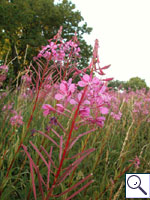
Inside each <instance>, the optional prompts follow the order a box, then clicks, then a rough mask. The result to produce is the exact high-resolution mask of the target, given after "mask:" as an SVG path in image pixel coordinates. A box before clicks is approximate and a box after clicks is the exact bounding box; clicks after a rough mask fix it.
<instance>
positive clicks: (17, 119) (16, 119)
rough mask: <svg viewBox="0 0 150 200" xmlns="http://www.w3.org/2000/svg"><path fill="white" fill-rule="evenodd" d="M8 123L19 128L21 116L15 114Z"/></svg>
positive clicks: (21, 122)
mask: <svg viewBox="0 0 150 200" xmlns="http://www.w3.org/2000/svg"><path fill="white" fill-rule="evenodd" d="M10 123H11V125H12V126H17V127H19V126H21V125H23V117H22V116H21V114H17V112H15V115H14V116H13V117H11V118H10Z"/></svg>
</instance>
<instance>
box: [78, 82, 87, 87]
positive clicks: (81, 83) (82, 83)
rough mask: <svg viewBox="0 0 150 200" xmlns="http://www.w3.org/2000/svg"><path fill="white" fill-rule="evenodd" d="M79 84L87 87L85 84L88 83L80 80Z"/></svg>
mask: <svg viewBox="0 0 150 200" xmlns="http://www.w3.org/2000/svg"><path fill="white" fill-rule="evenodd" d="M78 85H79V86H80V87H85V86H86V85H87V83H86V82H83V81H79V82H78Z"/></svg>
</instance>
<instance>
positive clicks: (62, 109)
mask: <svg viewBox="0 0 150 200" xmlns="http://www.w3.org/2000/svg"><path fill="white" fill-rule="evenodd" d="M56 106H57V110H58V111H60V112H63V111H64V107H63V105H61V104H56Z"/></svg>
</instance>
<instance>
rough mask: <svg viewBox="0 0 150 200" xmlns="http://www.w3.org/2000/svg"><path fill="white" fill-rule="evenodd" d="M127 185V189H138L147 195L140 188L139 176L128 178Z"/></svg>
mask: <svg viewBox="0 0 150 200" xmlns="http://www.w3.org/2000/svg"><path fill="white" fill-rule="evenodd" d="M127 184H128V186H129V188H131V189H137V188H139V189H140V190H141V192H143V193H144V194H145V195H147V193H146V192H145V190H144V189H143V188H141V179H140V177H139V176H137V175H131V176H129V178H128V179H127Z"/></svg>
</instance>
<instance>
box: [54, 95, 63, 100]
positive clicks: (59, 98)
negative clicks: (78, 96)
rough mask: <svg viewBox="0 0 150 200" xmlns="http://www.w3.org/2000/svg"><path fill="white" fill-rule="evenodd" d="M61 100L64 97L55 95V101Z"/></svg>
mask: <svg viewBox="0 0 150 200" xmlns="http://www.w3.org/2000/svg"><path fill="white" fill-rule="evenodd" d="M63 98H64V96H63V95H61V94H56V95H55V99H56V100H58V101H59V100H61V99H63Z"/></svg>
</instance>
